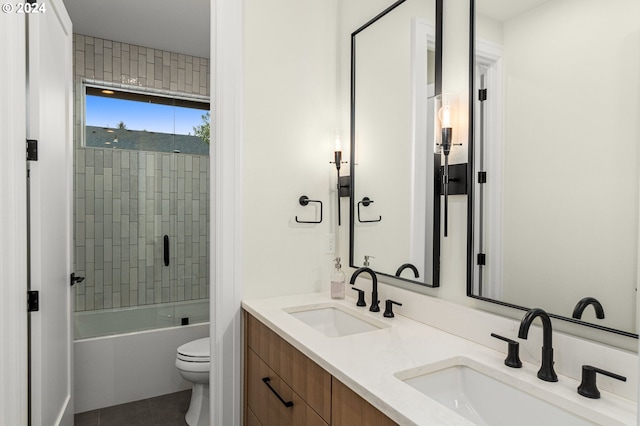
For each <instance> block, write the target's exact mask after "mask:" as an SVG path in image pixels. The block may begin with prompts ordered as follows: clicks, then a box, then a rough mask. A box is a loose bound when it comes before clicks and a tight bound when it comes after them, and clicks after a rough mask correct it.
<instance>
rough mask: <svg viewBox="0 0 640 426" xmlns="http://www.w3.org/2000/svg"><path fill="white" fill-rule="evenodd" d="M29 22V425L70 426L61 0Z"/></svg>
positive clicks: (67, 90)
mask: <svg viewBox="0 0 640 426" xmlns="http://www.w3.org/2000/svg"><path fill="white" fill-rule="evenodd" d="M43 4H44V5H45V7H46V10H45V11H44V12H42V11H41V13H38V14H30V15H29V16H28V21H27V24H28V57H29V62H28V69H27V91H28V94H27V138H28V139H36V140H38V160H37V161H30V162H29V173H30V178H29V188H30V189H29V191H30V196H29V227H30V229H29V234H30V237H29V244H30V248H29V256H30V268H29V271H30V274H31V276H30V289H31V290H36V291H38V292H39V299H40V307H39V311H37V312H31V313H30V314H29V315H30V327H31V328H30V329H31V347H30V362H31V366H30V367H31V389H30V394H31V424H32V425H33V426H55V425H73V392H72V380H71V379H72V373H71V372H72V344H73V334H72V328H71V310H72V305H71V288H70V274H71V267H72V258H71V253H72V251H71V250H72V244H71V243H72V229H73V228H72V226H71V224H72V222H71V221H72V210H71V208H72V201H71V200H72V198H71V196H72V180H71V178H72V168H73V157H72V147H73V130H72V129H73V127H72V114H73V105H72V103H73V88H72V81H73V80H72V33H71V20H70V19H69V15H68V14H67V11H66V10H65V8H64V5H63V4H62V0H48V1H47V2H45V3H43Z"/></svg>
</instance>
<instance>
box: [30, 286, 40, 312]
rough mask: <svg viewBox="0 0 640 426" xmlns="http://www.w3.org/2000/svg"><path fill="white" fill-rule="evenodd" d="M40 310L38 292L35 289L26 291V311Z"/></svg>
mask: <svg viewBox="0 0 640 426" xmlns="http://www.w3.org/2000/svg"><path fill="white" fill-rule="evenodd" d="M39 310H40V293H39V292H38V291H36V290H29V291H27V312H36V311H39Z"/></svg>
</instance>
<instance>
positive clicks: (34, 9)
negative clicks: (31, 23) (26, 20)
mask: <svg viewBox="0 0 640 426" xmlns="http://www.w3.org/2000/svg"><path fill="white" fill-rule="evenodd" d="M0 8H1V9H2V12H3V13H16V14H25V13H27V14H29V13H32V14H38V13H45V12H46V11H47V7H46V6H45V4H44V3H3V4H2V6H1V7H0Z"/></svg>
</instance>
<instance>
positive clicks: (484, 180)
mask: <svg viewBox="0 0 640 426" xmlns="http://www.w3.org/2000/svg"><path fill="white" fill-rule="evenodd" d="M478 183H487V172H478Z"/></svg>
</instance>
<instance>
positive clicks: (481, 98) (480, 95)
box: [478, 89, 487, 102]
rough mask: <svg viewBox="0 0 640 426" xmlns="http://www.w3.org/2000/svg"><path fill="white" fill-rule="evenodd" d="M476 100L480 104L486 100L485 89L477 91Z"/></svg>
mask: <svg viewBox="0 0 640 426" xmlns="http://www.w3.org/2000/svg"><path fill="white" fill-rule="evenodd" d="M478 100H479V101H480V102H482V101H486V100H487V89H480V90H478Z"/></svg>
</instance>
